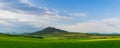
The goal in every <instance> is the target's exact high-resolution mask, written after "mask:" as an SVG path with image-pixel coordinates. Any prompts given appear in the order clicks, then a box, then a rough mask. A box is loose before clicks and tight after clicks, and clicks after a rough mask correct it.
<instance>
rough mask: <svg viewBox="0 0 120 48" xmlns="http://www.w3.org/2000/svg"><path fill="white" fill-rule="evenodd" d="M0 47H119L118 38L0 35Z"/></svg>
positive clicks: (119, 41) (119, 39)
mask: <svg viewBox="0 0 120 48" xmlns="http://www.w3.org/2000/svg"><path fill="white" fill-rule="evenodd" d="M0 48H120V38H111V39H76V40H75V39H54V38H51V39H38V38H27V37H15V36H0Z"/></svg>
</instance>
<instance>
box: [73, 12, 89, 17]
mask: <svg viewBox="0 0 120 48" xmlns="http://www.w3.org/2000/svg"><path fill="white" fill-rule="evenodd" d="M87 15H88V13H87V12H86V13H73V14H71V16H87Z"/></svg>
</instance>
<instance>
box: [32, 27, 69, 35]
mask: <svg viewBox="0 0 120 48" xmlns="http://www.w3.org/2000/svg"><path fill="white" fill-rule="evenodd" d="M61 33H69V32H68V31H65V30H61V29H57V28H54V27H47V28H45V29H43V30H41V31H36V32H33V33H31V34H34V35H39V34H61Z"/></svg>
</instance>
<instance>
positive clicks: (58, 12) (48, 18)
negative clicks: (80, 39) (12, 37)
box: [0, 0, 120, 33]
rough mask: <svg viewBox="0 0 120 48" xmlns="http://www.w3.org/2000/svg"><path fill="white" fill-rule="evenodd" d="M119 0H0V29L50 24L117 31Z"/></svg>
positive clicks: (19, 29) (17, 29) (23, 29)
mask: <svg viewBox="0 0 120 48" xmlns="http://www.w3.org/2000/svg"><path fill="white" fill-rule="evenodd" d="M119 4H120V0H0V24H1V25H0V32H16V33H23V32H33V31H38V30H41V29H43V28H45V27H48V26H53V27H56V28H60V29H63V30H67V31H71V32H85V33H86V32H87V33H91V32H96V33H120V30H119V29H120V21H119V20H120V6H119Z"/></svg>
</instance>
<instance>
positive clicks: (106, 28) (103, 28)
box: [58, 18, 120, 33]
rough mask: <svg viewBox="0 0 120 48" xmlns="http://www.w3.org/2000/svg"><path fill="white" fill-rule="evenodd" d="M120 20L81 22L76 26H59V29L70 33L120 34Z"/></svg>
mask: <svg viewBox="0 0 120 48" xmlns="http://www.w3.org/2000/svg"><path fill="white" fill-rule="evenodd" d="M119 20H120V19H119V18H109V19H103V20H99V21H96V20H91V21H88V22H80V23H77V24H74V25H66V26H60V27H59V26H58V28H61V29H62V28H63V29H66V30H68V31H73V32H78V31H79V32H99V33H113V32H119V33H120V21H119Z"/></svg>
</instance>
